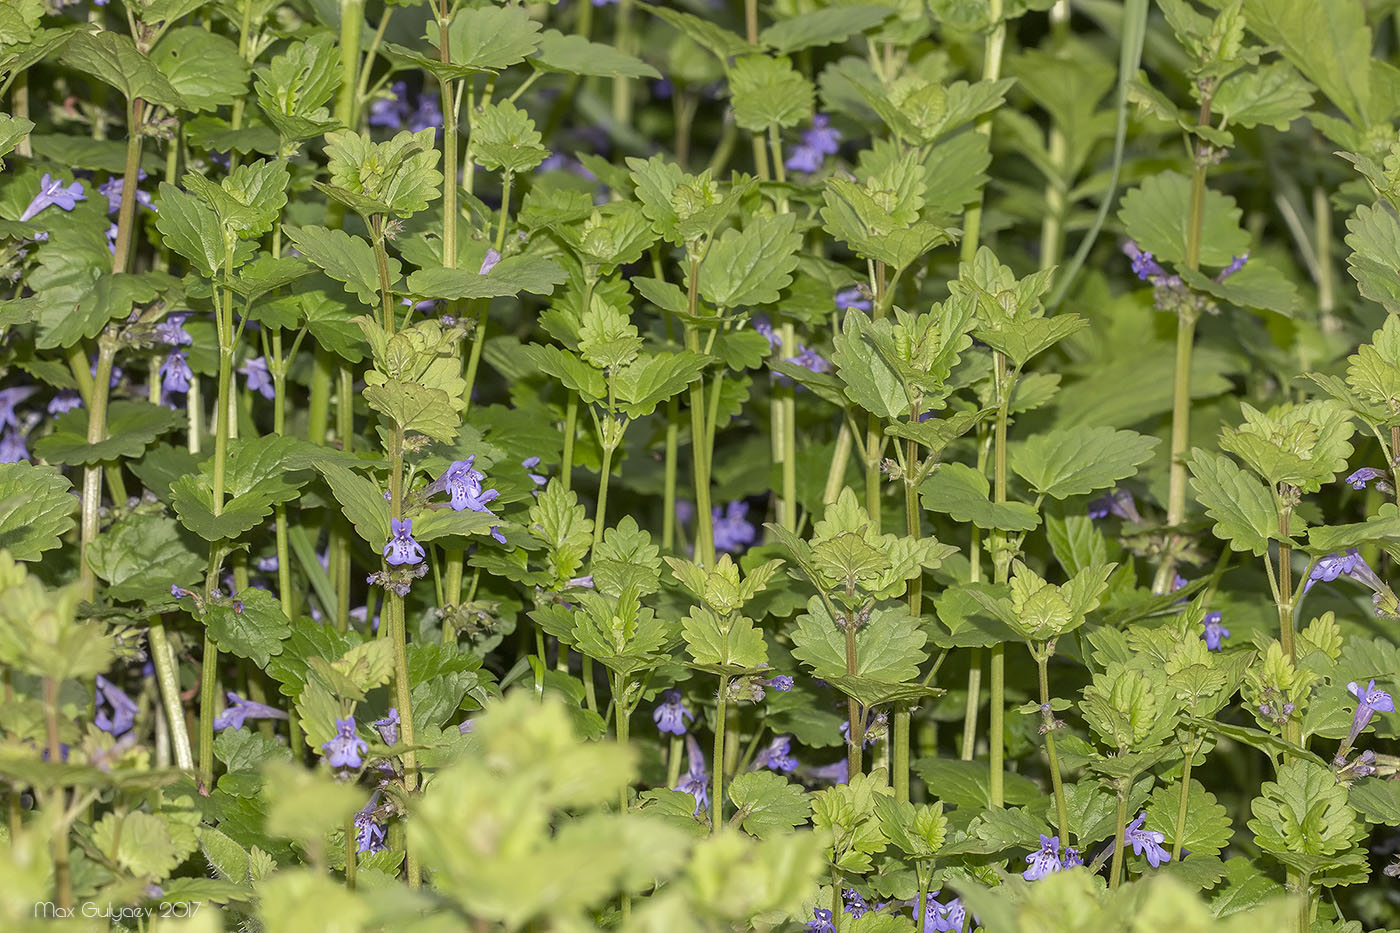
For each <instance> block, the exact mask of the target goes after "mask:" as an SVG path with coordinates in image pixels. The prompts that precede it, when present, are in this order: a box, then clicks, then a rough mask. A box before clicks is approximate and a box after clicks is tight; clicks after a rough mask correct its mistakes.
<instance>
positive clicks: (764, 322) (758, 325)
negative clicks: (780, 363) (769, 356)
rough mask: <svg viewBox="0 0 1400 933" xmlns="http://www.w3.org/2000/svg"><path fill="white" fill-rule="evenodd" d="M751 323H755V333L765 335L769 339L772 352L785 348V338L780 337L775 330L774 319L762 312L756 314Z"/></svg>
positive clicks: (769, 348) (769, 349)
mask: <svg viewBox="0 0 1400 933" xmlns="http://www.w3.org/2000/svg"><path fill="white" fill-rule="evenodd" d="M751 323H752V324H753V329H754V333H756V334H761V335H763V337H764V339H766V340H767V341H768V351H769V352H770V353H777V352H778V351H779V350H781V349H782V348H783V338H782V337H779V336H778V334H777V332H776V331H774V330H773V322H772V321H770V320H768V318H766V317H764V316H763V315H761V314H760V315H757V316H755V317H754V318H753V319H752V320H751Z"/></svg>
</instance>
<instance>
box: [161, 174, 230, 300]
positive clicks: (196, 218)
mask: <svg viewBox="0 0 1400 933" xmlns="http://www.w3.org/2000/svg"><path fill="white" fill-rule="evenodd" d="M156 210H157V213H156V229H157V230H159V231H160V235H161V237H162V238H163V241H164V243H165V245H166V246H168V247H170V248H171V249H172V250H174V251H175V252H177V253H179V254H180V255H181V256H183V257H184V258H185V259H188V260H189V261H190V262H191V263H193V264H194V267H195V268H196V269H197V270H199V272H200V274H201V275H203V276H204V277H205V278H206V279H208V278H213V277H214V275H215V273H216V272H217V271H218V270H221V269H222V268H223V265H224V238H223V234H222V232H221V231H220V230H219V218H218V216H217V215H216V214H215V213H214V212H213V211H212V210H211V209H210V208H209V207H208V205H206V204H204V203H203V202H202V201H200V200H199V199H198V198H196V197H195V196H194V195H192V194H187V193H186V192H184V191H181V190H180V189H179V188H176V187H175V186H174V185H172V184H169V183H167V182H161V183H160V189H159V194H158V196H157V198H156Z"/></svg>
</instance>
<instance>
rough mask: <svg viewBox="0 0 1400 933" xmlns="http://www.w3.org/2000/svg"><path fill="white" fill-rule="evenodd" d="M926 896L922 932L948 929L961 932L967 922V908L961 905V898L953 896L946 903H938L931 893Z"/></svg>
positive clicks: (937, 932)
mask: <svg viewBox="0 0 1400 933" xmlns="http://www.w3.org/2000/svg"><path fill="white" fill-rule="evenodd" d="M934 893H935V894H936V893H938V892H936V891H935V892H934ZM928 897H929V900H928V903H927V905H926V906H925V907H924V933H944V931H950V930H951V931H956V933H962V928H963V924H964V923H966V922H967V908H966V907H964V906H963V903H962V898H960V897H955V898H953V899H952V900H951V901H949V902H948V903H946V904H940V903H939V902H938V901H935V900H933V894H930V895H929V896H928Z"/></svg>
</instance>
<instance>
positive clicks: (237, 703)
mask: <svg viewBox="0 0 1400 933" xmlns="http://www.w3.org/2000/svg"><path fill="white" fill-rule="evenodd" d="M224 696H226V697H228V706H226V707H224V711H223V713H221V714H220V715H219V716H217V717H215V719H214V731H215V732H222V731H223V730H225V729H242V728H243V723H244V722H245V721H247V720H249V719H286V718H287V714H286V713H284V712H283V711H282V710H280V709H277V708H276V707H275V706H268V705H267V704H265V703H256V702H254V701H252V700H245V699H243V698H242V697H241V696H239V695H238V694H236V693H234V692H233V691H232V690H230V691H229V692H228V693H226V694H224Z"/></svg>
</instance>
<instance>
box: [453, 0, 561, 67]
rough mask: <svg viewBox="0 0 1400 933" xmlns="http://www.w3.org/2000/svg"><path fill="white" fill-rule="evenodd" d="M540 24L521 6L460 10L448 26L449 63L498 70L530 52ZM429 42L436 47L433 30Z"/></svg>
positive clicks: (531, 52)
mask: <svg viewBox="0 0 1400 933" xmlns="http://www.w3.org/2000/svg"><path fill="white" fill-rule="evenodd" d="M539 32H540V24H539V23H537V22H536V21H535V20H534V19H532V18H531V17H530V14H529V12H528V11H527V10H526V9H525V8H524V7H518V6H489V5H488V6H481V7H475V8H472V7H468V8H466V9H460V10H458V11H457V13H456V15H454V16H453V17H452V24H451V25H450V26H449V27H448V33H447V35H448V44H447V48H448V50H449V52H450V53H451V60H452V64H453V65H455V66H457V67H459V68H463V69H468V70H470V71H501V70H503V69H505V68H509V67H510V66H511V65H514V64H516V63H518V62H521V61H524V60H525V59H526V57H528V56H530V55H532V54H533V53H534V51H535V49H536V47H538V46H539V44H540V36H539ZM428 41H429V42H432V43H433V47H434V48H437V47H438V45H437V42H438V36H437V35H436V30H435V29H429V30H428Z"/></svg>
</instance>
